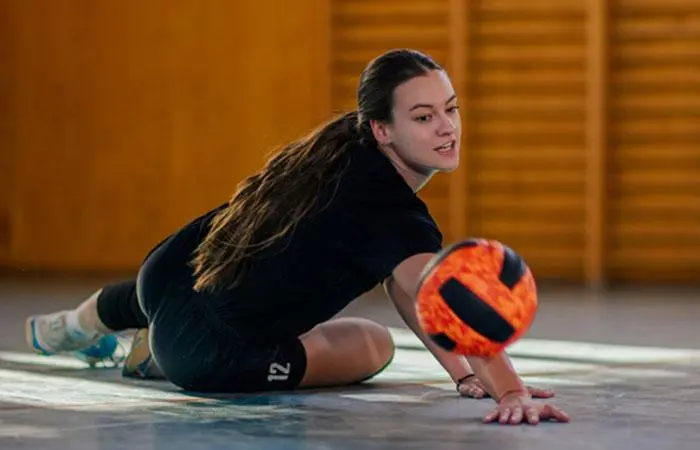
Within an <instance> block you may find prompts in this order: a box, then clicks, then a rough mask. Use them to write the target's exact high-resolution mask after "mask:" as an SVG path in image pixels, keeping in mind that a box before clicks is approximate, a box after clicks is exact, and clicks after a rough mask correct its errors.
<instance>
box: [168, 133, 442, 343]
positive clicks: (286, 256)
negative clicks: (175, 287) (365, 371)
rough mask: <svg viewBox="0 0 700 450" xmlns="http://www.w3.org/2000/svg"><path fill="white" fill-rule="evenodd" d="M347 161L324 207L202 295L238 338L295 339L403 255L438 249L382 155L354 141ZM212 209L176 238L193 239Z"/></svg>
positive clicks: (416, 204) (438, 240)
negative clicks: (227, 284) (227, 282)
mask: <svg viewBox="0 0 700 450" xmlns="http://www.w3.org/2000/svg"><path fill="white" fill-rule="evenodd" d="M347 158H349V159H348V160H346V162H347V163H348V164H347V167H346V169H345V170H344V172H343V176H342V178H341V179H340V182H339V184H338V185H337V187H336V186H332V187H330V188H329V189H333V192H326V193H323V195H321V197H323V198H325V199H328V198H331V199H332V201H331V202H330V203H329V204H328V206H327V207H326V208H324V209H322V210H320V211H319V212H317V213H316V214H314V215H313V216H311V217H310V218H309V219H308V220H304V221H303V222H302V223H301V224H300V225H299V226H298V227H297V228H296V229H295V230H294V233H293V234H291V235H289V236H287V237H286V238H285V239H284V240H282V241H280V242H279V243H278V244H276V245H275V246H274V247H273V248H272V249H270V251H268V252H267V256H266V257H264V258H256V259H255V261H254V262H253V263H252V264H251V265H250V266H249V268H248V271H247V272H246V275H245V277H244V279H243V280H242V282H241V283H240V284H239V285H237V286H236V287H235V288H233V289H229V290H221V291H220V292H219V293H217V294H216V295H211V294H209V295H203V296H202V298H201V301H207V302H210V303H211V306H213V308H214V309H215V310H216V311H217V312H218V314H220V315H221V317H223V318H224V319H225V320H226V322H227V323H229V324H230V325H231V326H233V327H234V328H235V329H237V330H238V332H239V333H240V334H242V335H244V336H249V337H250V338H251V339H256V340H258V339H262V340H268V339H272V340H274V339H280V338H283V337H289V336H299V335H300V334H302V333H304V332H306V331H308V330H309V329H311V328H313V326H315V325H316V324H318V323H321V322H323V321H326V320H328V319H330V318H331V317H333V316H334V315H335V314H337V313H338V312H339V311H340V310H342V309H343V308H344V307H345V306H347V305H348V304H349V303H350V302H351V301H352V300H354V299H355V298H357V297H359V296H360V295H361V294H363V293H365V292H367V291H369V290H370V289H372V288H374V287H375V286H377V284H378V283H381V282H382V281H383V280H384V279H386V278H387V277H388V276H389V275H391V272H392V271H393V269H394V268H395V267H396V266H397V265H398V264H399V263H400V262H402V261H403V260H405V259H406V258H408V257H410V256H412V255H415V254H418V253H427V252H438V251H439V250H440V249H441V246H442V235H441V233H440V230H439V229H438V226H437V224H436V223H435V221H434V220H433V218H432V217H431V215H430V213H429V211H428V208H427V206H426V205H425V203H424V202H423V201H422V200H421V199H420V198H418V197H417V196H416V194H415V193H414V192H413V191H412V189H411V188H410V187H409V186H408V184H406V182H405V181H404V179H403V178H402V177H401V175H400V174H399V173H398V172H397V171H396V169H395V168H394V166H393V165H392V164H391V162H390V161H389V160H388V159H387V157H386V156H385V155H384V154H383V153H381V152H380V151H379V150H378V149H377V148H374V147H370V146H365V145H360V144H358V145H356V146H354V147H353V148H351V149H349V151H348V153H347ZM218 209H219V208H217V210H218ZM214 211H216V210H214ZM214 211H212V212H210V213H208V214H205V215H204V216H202V217H200V218H199V219H198V220H195V221H193V222H192V223H190V224H189V225H188V226H186V227H185V229H183V230H182V231H181V232H180V233H181V234H187V235H189V236H192V237H191V238H189V239H191V240H193V241H198V240H200V239H201V238H203V236H204V234H205V233H206V231H207V226H206V224H207V221H208V220H209V218H211V217H212V216H213V214H214ZM195 246H196V242H192V245H188V246H186V247H185V248H189V249H193V248H194V247H195ZM194 298H196V296H195V297H194Z"/></svg>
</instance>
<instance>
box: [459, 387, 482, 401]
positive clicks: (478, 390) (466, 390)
mask: <svg viewBox="0 0 700 450" xmlns="http://www.w3.org/2000/svg"><path fill="white" fill-rule="evenodd" d="M459 393H460V395H462V396H464V397H471V398H485V397H487V396H488V393H487V392H486V390H485V389H484V388H482V387H480V386H477V385H474V384H468V383H465V384H462V385H460V386H459Z"/></svg>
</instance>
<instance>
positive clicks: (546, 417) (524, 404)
mask: <svg viewBox="0 0 700 450" xmlns="http://www.w3.org/2000/svg"><path fill="white" fill-rule="evenodd" d="M550 420H551V421H556V422H569V421H570V420H571V418H570V417H569V415H568V414H566V413H565V412H564V411H562V410H561V409H559V408H557V407H556V406H554V405H550V404H546V403H540V402H535V401H533V400H532V399H531V398H530V396H529V395H523V394H518V393H514V394H510V395H506V396H505V397H503V398H502V399H501V401H500V402H499V403H498V407H496V409H494V410H493V411H491V412H489V413H488V414H487V415H486V416H485V417H484V423H492V422H498V423H499V424H501V425H519V424H521V423H528V424H530V425H536V424H538V423H540V422H542V421H550Z"/></svg>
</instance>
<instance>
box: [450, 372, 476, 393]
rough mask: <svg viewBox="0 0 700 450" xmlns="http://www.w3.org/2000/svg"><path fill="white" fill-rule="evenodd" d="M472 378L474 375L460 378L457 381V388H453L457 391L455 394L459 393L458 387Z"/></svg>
mask: <svg viewBox="0 0 700 450" xmlns="http://www.w3.org/2000/svg"><path fill="white" fill-rule="evenodd" d="M473 376H476V374H475V373H470V374H469V375H465V376H463V377H462V378H460V379H459V380H457V386H455V388H456V389H457V392H459V386H460V385H461V384H462V383H464V382H465V381H467V380H468V379H470V378H471V377H473Z"/></svg>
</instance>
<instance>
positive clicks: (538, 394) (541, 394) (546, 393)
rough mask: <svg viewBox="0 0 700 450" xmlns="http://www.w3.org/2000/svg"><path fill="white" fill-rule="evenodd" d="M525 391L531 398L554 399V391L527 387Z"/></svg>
mask: <svg viewBox="0 0 700 450" xmlns="http://www.w3.org/2000/svg"><path fill="white" fill-rule="evenodd" d="M527 391H528V392H529V393H530V395H531V396H532V398H552V397H554V391H553V390H552V389H539V388H534V387H528V388H527Z"/></svg>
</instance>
